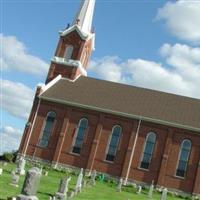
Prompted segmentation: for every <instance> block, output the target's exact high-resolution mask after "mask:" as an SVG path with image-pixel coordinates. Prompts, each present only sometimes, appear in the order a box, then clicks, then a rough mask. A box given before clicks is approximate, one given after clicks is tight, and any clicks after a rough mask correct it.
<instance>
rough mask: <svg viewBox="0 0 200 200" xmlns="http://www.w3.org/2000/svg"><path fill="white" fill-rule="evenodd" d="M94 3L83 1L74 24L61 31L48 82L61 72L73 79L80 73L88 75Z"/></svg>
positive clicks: (93, 0)
mask: <svg viewBox="0 0 200 200" xmlns="http://www.w3.org/2000/svg"><path fill="white" fill-rule="evenodd" d="M94 5H95V0H89V1H82V4H81V7H80V10H79V11H78V13H77V15H76V17H75V19H74V21H73V23H72V25H71V26H70V25H69V26H68V27H67V28H66V29H65V30H64V31H60V39H59V42H58V46H57V49H56V52H55V56H54V57H53V59H52V60H51V65H50V69H49V73H48V76H47V80H46V83H48V82H49V81H51V80H53V79H54V78H55V77H56V76H57V75H59V74H60V75H62V76H63V77H66V78H69V79H72V80H73V79H75V78H76V77H77V76H79V75H85V76H86V75H87V71H86V67H87V65H88V61H89V58H90V55H91V53H92V50H94V40H95V34H94V33H93V32H92V19H93V13H94Z"/></svg>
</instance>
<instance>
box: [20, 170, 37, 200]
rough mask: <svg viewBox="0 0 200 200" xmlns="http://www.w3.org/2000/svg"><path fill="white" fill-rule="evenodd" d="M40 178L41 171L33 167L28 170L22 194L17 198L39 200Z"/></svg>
mask: <svg viewBox="0 0 200 200" xmlns="http://www.w3.org/2000/svg"><path fill="white" fill-rule="evenodd" d="M40 178H41V170H40V169H38V168H37V167H33V168H32V169H30V170H28V172H27V174H26V177H25V180H24V184H23V187H22V192H21V194H20V195H18V196H17V200H38V198H37V197H36V193H37V189H38V186H39V183H40Z"/></svg>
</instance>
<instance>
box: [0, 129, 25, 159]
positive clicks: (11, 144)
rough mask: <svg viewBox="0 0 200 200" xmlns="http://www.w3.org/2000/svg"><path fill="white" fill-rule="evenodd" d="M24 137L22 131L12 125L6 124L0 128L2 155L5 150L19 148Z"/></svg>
mask: <svg viewBox="0 0 200 200" xmlns="http://www.w3.org/2000/svg"><path fill="white" fill-rule="evenodd" d="M21 137H22V131H21V130H19V129H16V128H13V127H11V126H4V127H3V128H2V129H0V138H1V148H0V155H1V154H2V153H3V152H11V151H13V150H17V149H18V148H19V143H20V140H21Z"/></svg>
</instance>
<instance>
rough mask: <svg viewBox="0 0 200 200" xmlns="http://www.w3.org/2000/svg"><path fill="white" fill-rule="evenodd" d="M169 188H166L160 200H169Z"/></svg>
mask: <svg viewBox="0 0 200 200" xmlns="http://www.w3.org/2000/svg"><path fill="white" fill-rule="evenodd" d="M167 192H168V190H167V188H164V189H163V191H162V194H161V197H160V200H166V199H167Z"/></svg>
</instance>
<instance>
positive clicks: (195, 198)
mask: <svg viewBox="0 0 200 200" xmlns="http://www.w3.org/2000/svg"><path fill="white" fill-rule="evenodd" d="M123 185H124V181H123V179H122V178H121V179H120V180H119V182H118V185H117V189H116V191H117V192H121V191H122V186H123ZM133 186H134V188H135V189H136V194H138V195H139V194H141V193H142V186H141V185H137V184H133ZM154 190H155V186H154V181H152V183H151V185H150V187H149V191H148V199H152V198H153V193H154ZM156 190H157V191H159V192H160V193H161V197H160V200H166V199H167V195H168V189H167V188H160V189H156ZM199 199H200V198H199V197H198V196H192V200H199Z"/></svg>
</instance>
